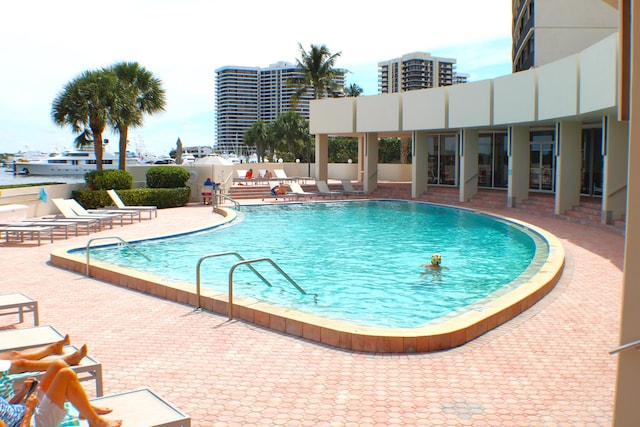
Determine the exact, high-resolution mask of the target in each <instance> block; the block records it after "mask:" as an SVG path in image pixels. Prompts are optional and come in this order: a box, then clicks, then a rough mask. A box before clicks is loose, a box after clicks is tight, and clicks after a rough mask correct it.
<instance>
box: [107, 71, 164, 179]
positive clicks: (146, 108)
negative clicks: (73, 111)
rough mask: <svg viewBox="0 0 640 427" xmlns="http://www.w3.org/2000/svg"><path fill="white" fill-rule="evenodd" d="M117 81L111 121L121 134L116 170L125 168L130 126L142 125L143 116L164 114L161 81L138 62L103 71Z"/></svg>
mask: <svg viewBox="0 0 640 427" xmlns="http://www.w3.org/2000/svg"><path fill="white" fill-rule="evenodd" d="M105 72H112V73H113V74H114V75H115V77H116V79H117V89H116V98H117V103H116V105H115V108H114V111H112V114H111V116H112V117H111V118H112V124H113V127H114V128H115V129H116V130H117V131H118V134H119V135H120V141H119V150H120V153H119V156H118V157H119V168H120V169H122V170H125V169H126V161H127V140H128V137H129V127H136V126H141V125H142V122H143V119H144V115H145V114H149V115H152V114H154V113H156V112H158V111H164V107H165V103H166V101H165V91H164V89H163V88H162V82H161V81H160V79H158V78H156V77H154V75H153V73H151V72H150V71H148V70H147V69H145V68H144V67H141V66H140V65H139V64H138V63H137V62H119V63H117V64H115V65H112V66H111V67H109V68H107V69H105Z"/></svg>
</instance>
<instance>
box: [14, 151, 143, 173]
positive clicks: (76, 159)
mask: <svg viewBox="0 0 640 427" xmlns="http://www.w3.org/2000/svg"><path fill="white" fill-rule="evenodd" d="M134 164H138V160H137V159H136V158H134V157H130V156H127V165H134ZM14 165H15V172H16V173H19V174H24V175H84V174H86V173H87V172H90V171H93V170H96V155H95V153H94V152H93V151H82V150H77V151H63V152H60V153H51V154H49V156H47V157H45V158H42V159H37V160H29V161H23V162H20V163H17V162H16V163H14ZM102 168H103V169H118V157H117V156H116V155H114V154H113V153H108V152H105V153H104V154H103V156H102Z"/></svg>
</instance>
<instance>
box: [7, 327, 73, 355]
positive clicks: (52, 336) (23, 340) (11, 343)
mask: <svg viewBox="0 0 640 427" xmlns="http://www.w3.org/2000/svg"><path fill="white" fill-rule="evenodd" d="M63 338H64V337H63V336H62V334H61V333H60V332H58V331H56V330H55V329H54V328H53V327H52V326H49V325H46V326H34V327H33V328H18V329H6V330H3V331H0V352H3V351H8V350H24V349H26V348H33V347H40V346H43V345H47V344H51V343H54V342H56V341H60V340H61V339H63Z"/></svg>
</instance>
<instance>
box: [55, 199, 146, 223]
mask: <svg viewBox="0 0 640 427" xmlns="http://www.w3.org/2000/svg"><path fill="white" fill-rule="evenodd" d="M66 202H67V203H68V204H69V206H71V209H72V210H73V211H74V212H75V213H76V214H78V215H80V216H91V215H96V214H97V215H113V217H114V218H120V225H122V220H123V219H124V217H125V216H126V217H129V223H130V224H133V219H134V218H136V217H137V218H138V222H140V211H134V210H128V211H125V210H120V209H85V208H84V206H82V205H81V204H80V203H78V201H77V200H75V199H66Z"/></svg>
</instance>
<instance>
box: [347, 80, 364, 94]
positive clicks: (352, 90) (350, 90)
mask: <svg viewBox="0 0 640 427" xmlns="http://www.w3.org/2000/svg"><path fill="white" fill-rule="evenodd" d="M362 92H364V90H363V89H362V88H361V87H360V86H358V85H357V84H355V83H351V84H350V85H349V86H347V87H345V88H344V94H345V96H352V97H358V96H360V95H362Z"/></svg>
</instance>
